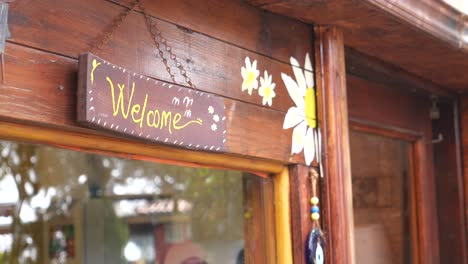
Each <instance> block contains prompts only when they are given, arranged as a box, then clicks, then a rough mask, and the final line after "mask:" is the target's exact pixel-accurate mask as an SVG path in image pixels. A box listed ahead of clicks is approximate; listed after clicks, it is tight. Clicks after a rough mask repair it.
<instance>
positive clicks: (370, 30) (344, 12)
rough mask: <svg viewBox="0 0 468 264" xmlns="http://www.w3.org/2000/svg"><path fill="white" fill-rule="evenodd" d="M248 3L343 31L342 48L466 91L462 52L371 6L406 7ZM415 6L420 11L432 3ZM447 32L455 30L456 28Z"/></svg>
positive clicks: (332, 0) (345, 1) (333, 0)
mask: <svg viewBox="0 0 468 264" xmlns="http://www.w3.org/2000/svg"><path fill="white" fill-rule="evenodd" d="M249 2H251V3H252V4H253V5H256V6H261V7H262V8H264V9H266V10H269V11H272V12H275V13H278V14H284V15H286V16H289V17H294V18H297V19H300V20H302V21H305V22H310V23H315V24H319V25H320V24H323V25H337V26H339V27H340V28H341V29H343V34H344V39H345V44H346V45H347V46H350V47H352V48H354V49H356V50H358V51H360V52H363V53H365V54H368V55H370V56H372V57H377V58H379V59H381V60H383V61H385V62H388V63H390V64H393V65H396V66H397V67H399V68H402V69H403V70H405V71H408V72H410V73H412V74H415V75H417V76H420V77H422V78H424V79H426V80H428V81H431V82H433V83H436V84H438V85H440V86H443V87H445V88H447V89H451V90H453V91H463V92H466V91H467V87H468V75H467V74H466V71H467V69H468V53H466V52H461V51H460V50H459V49H457V48H456V47H454V46H451V45H449V44H447V43H445V42H443V41H442V40H438V39H436V38H434V37H433V36H431V35H430V34H427V33H426V32H423V31H422V30H420V29H417V28H415V27H413V26H410V25H408V23H407V22H406V21H402V18H401V17H400V18H398V17H395V16H392V15H389V14H386V13H385V12H383V11H382V10H381V9H380V8H378V7H376V6H375V5H376V4H377V3H379V4H380V5H382V6H383V5H387V6H389V7H391V6H393V5H395V3H393V2H396V3H398V2H405V1H386V0H382V1H349V0H328V1H293V0H280V1H277V0H260V1H258V0H250V1H249ZM369 2H371V3H372V4H370V3H369ZM415 2H421V3H423V5H425V4H430V3H431V2H437V1H415ZM395 10H396V9H395ZM398 11H402V10H398ZM434 12H435V13H437V12H439V13H441V12H443V10H442V9H436V10H435V11H434ZM402 13H405V12H402ZM428 17H430V19H429V18H428ZM415 18H417V19H415V20H416V21H418V23H419V26H420V27H425V26H427V24H426V22H428V21H431V20H433V19H434V16H427V17H424V15H423V14H422V15H421V17H418V16H415ZM457 19H463V18H462V17H455V18H451V19H447V20H444V21H447V24H448V23H449V21H456V20H457ZM449 26H452V27H454V26H455V24H450V25H449ZM424 29H427V28H424ZM459 44H460V43H459Z"/></svg>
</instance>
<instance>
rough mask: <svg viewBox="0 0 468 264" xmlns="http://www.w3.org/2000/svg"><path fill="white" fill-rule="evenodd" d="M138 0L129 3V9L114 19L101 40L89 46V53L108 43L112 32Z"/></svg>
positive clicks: (95, 51)
mask: <svg viewBox="0 0 468 264" xmlns="http://www.w3.org/2000/svg"><path fill="white" fill-rule="evenodd" d="M139 2H140V0H135V1H133V2H132V3H131V4H130V9H126V10H125V11H123V12H122V13H120V15H119V16H118V17H117V18H116V19H115V20H114V22H113V23H112V26H111V27H110V29H109V30H108V31H107V33H105V34H104V35H103V36H102V38H101V40H99V41H97V42H96V44H94V45H93V46H92V47H91V53H94V54H97V52H98V51H99V50H102V47H103V46H105V45H107V43H109V40H110V38H111V37H112V35H113V34H114V32H115V31H116V30H117V29H118V28H119V27H120V26H121V25H122V24H123V22H124V21H125V20H126V19H127V17H128V15H129V14H130V13H131V12H132V11H133V10H134V9H135V8H136V6H137V4H139Z"/></svg>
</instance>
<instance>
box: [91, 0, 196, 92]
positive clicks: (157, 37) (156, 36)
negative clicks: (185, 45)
mask: <svg viewBox="0 0 468 264" xmlns="http://www.w3.org/2000/svg"><path fill="white" fill-rule="evenodd" d="M137 5H138V7H139V8H140V10H141V12H142V13H143V16H144V17H145V24H146V27H147V28H148V31H149V33H150V34H151V39H152V40H153V43H154V45H155V46H156V49H157V50H158V54H159V56H160V57H161V59H162V61H163V63H164V66H165V67H166V71H167V72H168V73H169V76H170V77H171V80H172V82H174V83H177V82H176V80H175V76H174V74H173V73H172V70H171V67H170V66H169V63H168V61H167V59H166V56H165V55H164V50H165V51H166V52H167V53H168V54H169V58H170V59H171V60H172V61H173V62H174V64H175V66H176V67H177V69H179V73H180V75H182V76H183V77H184V81H185V82H186V83H187V84H188V85H189V86H190V87H192V88H195V86H194V85H193V83H192V80H191V79H190V77H188V75H187V71H186V70H185V69H184V66H183V65H182V63H181V62H180V61H179V59H178V58H177V55H176V54H175V53H174V52H173V51H172V47H171V46H170V45H169V44H168V43H167V39H166V38H164V37H163V36H162V34H161V31H160V30H159V29H158V27H157V25H156V22H155V21H154V20H153V18H152V17H151V16H150V15H149V14H148V12H146V8H145V7H144V6H143V4H142V3H141V2H140V0H135V1H133V2H132V3H131V5H130V8H129V9H127V10H125V11H124V12H122V13H121V14H120V15H119V16H118V17H117V18H116V19H115V20H114V22H113V24H112V27H111V28H110V30H109V31H108V32H107V33H105V34H104V35H103V37H102V39H101V40H100V41H98V42H97V44H96V45H93V47H92V48H91V52H92V53H95V54H97V52H98V50H101V49H102V47H103V46H105V45H107V43H108V42H109V40H110V38H111V37H112V35H113V34H114V32H115V31H116V30H117V29H118V28H119V27H120V26H121V25H122V23H123V22H124V21H125V20H126V19H127V17H128V15H129V14H130V13H131V12H132V11H133V10H135V8H136V7H137ZM160 43H162V45H163V46H164V48H162V47H161V45H160Z"/></svg>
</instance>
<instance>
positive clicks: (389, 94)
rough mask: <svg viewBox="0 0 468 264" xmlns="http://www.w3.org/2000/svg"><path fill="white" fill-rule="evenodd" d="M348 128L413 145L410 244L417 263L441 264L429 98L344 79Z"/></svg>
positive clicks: (385, 85)
mask: <svg viewBox="0 0 468 264" xmlns="http://www.w3.org/2000/svg"><path fill="white" fill-rule="evenodd" d="M347 90H348V106H349V118H350V120H351V124H350V127H351V128H353V129H356V130H358V131H362V132H366V133H373V134H379V135H383V136H388V137H392V138H400V139H402V140H407V141H410V142H412V151H411V153H410V156H411V159H412V164H413V166H412V167H413V174H412V175H413V177H412V184H411V185H412V187H411V188H412V190H413V192H412V194H411V198H412V201H413V208H414V209H413V212H412V214H413V221H414V222H413V223H412V227H413V229H415V228H417V230H416V231H414V233H413V234H412V235H413V242H415V243H417V244H418V245H417V246H418V248H419V251H420V252H419V253H418V254H419V255H415V257H416V258H418V259H419V260H420V263H439V262H441V263H444V262H443V260H440V254H439V229H438V219H437V217H434V216H436V215H438V212H437V206H436V204H437V194H436V186H435V185H436V179H435V174H434V160H433V149H432V144H430V142H431V141H432V138H433V135H432V127H431V120H430V117H429V109H430V106H431V101H430V99H429V97H428V96H421V95H419V94H417V95H411V93H408V92H407V91H402V90H400V89H396V88H394V87H392V86H389V85H388V84H385V83H382V82H372V81H370V80H366V79H362V78H358V77H355V76H353V75H349V74H348V76H347Z"/></svg>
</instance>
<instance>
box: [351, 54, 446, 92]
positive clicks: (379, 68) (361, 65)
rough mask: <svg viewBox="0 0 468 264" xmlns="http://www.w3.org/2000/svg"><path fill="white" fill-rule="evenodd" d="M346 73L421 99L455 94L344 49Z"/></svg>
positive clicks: (369, 57)
mask: <svg viewBox="0 0 468 264" xmlns="http://www.w3.org/2000/svg"><path fill="white" fill-rule="evenodd" d="M345 57H346V72H347V73H348V74H351V75H354V76H355V77H358V78H361V79H364V80H368V81H371V82H375V83H381V84H383V85H385V86H388V87H392V88H393V89H396V90H402V91H406V92H410V93H413V94H417V95H420V96H423V97H427V96H428V95H433V96H438V97H441V98H446V97H447V98H454V97H455V94H454V93H453V92H451V91H449V90H448V89H447V88H446V87H441V86H439V85H436V84H434V83H433V82H431V81H428V80H426V79H423V78H421V77H419V76H416V75H414V74H411V73H408V72H406V71H404V70H403V69H401V68H400V67H397V66H395V65H391V64H388V63H385V62H384V61H381V60H379V59H377V58H375V57H371V56H368V55H366V54H364V53H362V52H359V51H357V50H355V49H353V48H350V47H346V49H345Z"/></svg>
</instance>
